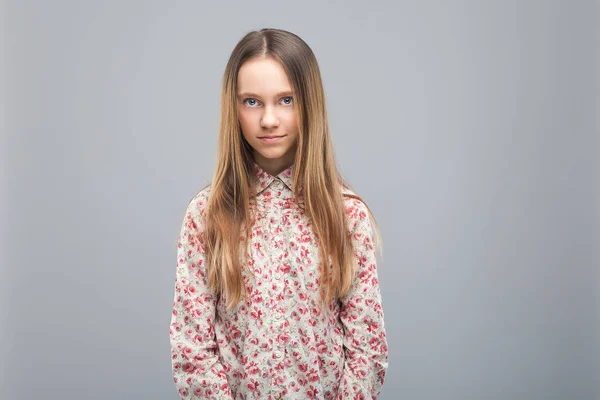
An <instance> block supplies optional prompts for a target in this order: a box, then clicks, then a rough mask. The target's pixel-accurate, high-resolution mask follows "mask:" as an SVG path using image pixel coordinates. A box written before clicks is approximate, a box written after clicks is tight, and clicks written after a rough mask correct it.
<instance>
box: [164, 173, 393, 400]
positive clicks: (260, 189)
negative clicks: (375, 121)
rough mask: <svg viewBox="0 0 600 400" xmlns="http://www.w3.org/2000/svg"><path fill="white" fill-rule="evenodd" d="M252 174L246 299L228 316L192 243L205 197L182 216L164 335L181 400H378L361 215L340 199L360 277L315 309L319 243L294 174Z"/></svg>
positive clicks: (368, 239)
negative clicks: (345, 291) (342, 293)
mask: <svg viewBox="0 0 600 400" xmlns="http://www.w3.org/2000/svg"><path fill="white" fill-rule="evenodd" d="M254 167H255V172H256V175H257V178H258V179H257V181H256V184H255V186H254V187H253V188H252V197H251V203H252V204H251V206H252V208H253V210H255V214H256V221H255V223H254V225H253V226H252V229H251V237H250V238H249V239H250V245H249V246H248V249H247V252H246V259H245V263H244V265H243V272H242V274H243V278H244V283H245V286H246V292H247V293H248V296H247V298H246V299H245V300H242V301H240V303H239V304H238V305H237V306H236V307H235V309H233V310H230V311H228V310H226V308H225V304H226V300H227V299H225V298H223V297H221V298H218V297H217V296H215V295H214V294H212V293H211V292H210V291H209V290H208V288H207V277H206V274H205V264H204V245H203V242H202V240H201V239H200V238H199V236H198V234H199V233H200V232H202V229H203V220H202V216H203V212H204V208H205V206H206V202H207V199H208V196H209V195H210V187H208V188H206V189H204V190H202V191H201V192H199V193H198V194H196V196H195V197H194V198H193V199H192V201H191V202H190V204H189V205H188V207H187V210H186V214H185V218H184V221H183V224H182V227H181V234H180V237H179V244H178V252H177V270H176V282H175V296H174V297H175V298H174V305H173V313H172V318H171V326H170V341H171V350H172V351H171V352H172V366H173V377H174V381H175V385H176V388H177V390H178V392H179V395H180V397H181V399H269V400H271V399H272V400H275V399H338V400H339V399H376V398H377V396H378V395H379V393H380V390H381V386H382V384H383V381H384V376H385V373H386V369H387V365H388V351H387V341H386V334H385V329H384V323H383V310H382V303H381V294H380V289H379V283H378V276H377V267H376V259H375V250H374V245H373V235H372V230H371V225H370V221H369V218H368V211H367V208H366V206H365V205H364V204H363V203H362V202H360V201H359V200H356V199H352V198H348V197H346V198H345V199H346V200H345V205H346V211H347V216H348V218H347V221H348V234H349V235H351V237H352V242H353V245H354V254H355V257H356V263H357V275H356V278H355V281H354V284H353V287H352V289H351V292H350V293H349V294H348V295H347V296H345V297H344V298H341V299H337V300H335V301H333V302H332V303H331V304H330V305H329V306H328V307H322V306H320V304H321V303H320V295H319V265H320V263H321V260H320V257H319V252H318V241H317V239H316V236H315V235H314V234H313V232H312V229H311V222H310V221H309V220H308V218H307V217H306V215H305V214H304V213H303V211H302V209H301V207H299V206H300V205H301V204H300V202H301V200H298V199H297V198H296V197H294V196H293V193H292V190H291V188H292V176H293V166H292V167H290V168H288V169H287V170H285V171H284V172H282V173H281V174H279V175H278V176H277V177H274V176H271V175H269V174H268V173H266V172H265V171H263V170H262V169H261V168H260V167H258V165H256V164H255V165H254ZM344 190H345V191H346V192H347V193H350V192H349V191H348V190H347V189H344ZM242 251H246V249H242ZM320 308H322V309H321V310H320Z"/></svg>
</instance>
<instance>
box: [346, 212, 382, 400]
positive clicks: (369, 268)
mask: <svg viewBox="0 0 600 400" xmlns="http://www.w3.org/2000/svg"><path fill="white" fill-rule="evenodd" d="M348 215H349V220H350V223H351V226H350V231H351V232H352V244H353V247H354V255H355V260H356V263H357V271H356V278H355V280H354V283H353V285H352V287H351V288H350V292H349V293H348V294H347V295H346V296H345V297H343V298H341V299H340V301H341V313H340V319H341V321H342V325H343V327H344V352H345V354H346V359H345V363H344V373H343V375H342V380H341V382H340V388H339V392H338V395H337V399H338V400H342V399H376V398H377V396H379V393H380V392H381V386H382V385H383V380H384V377H385V373H386V369H387V366H388V350H387V340H386V334H385V328H384V324H383V309H382V304H381V293H380V290H379V281H378V277H377V265H376V259H375V248H374V244H373V234H372V230H371V224H370V221H369V216H368V215H369V214H368V210H367V208H366V206H365V205H364V204H363V203H362V202H360V201H359V200H352V206H350V208H348Z"/></svg>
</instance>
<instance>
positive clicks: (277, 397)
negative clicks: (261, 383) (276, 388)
mask: <svg viewBox="0 0 600 400" xmlns="http://www.w3.org/2000/svg"><path fill="white" fill-rule="evenodd" d="M273 398H275V399H280V398H281V393H275V395H274V396H273Z"/></svg>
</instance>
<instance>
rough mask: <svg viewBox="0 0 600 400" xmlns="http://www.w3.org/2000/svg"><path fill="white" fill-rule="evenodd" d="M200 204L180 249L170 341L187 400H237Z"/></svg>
mask: <svg viewBox="0 0 600 400" xmlns="http://www.w3.org/2000/svg"><path fill="white" fill-rule="evenodd" d="M199 202H200V204H202V201H201V200H198V198H197V197H196V198H195V199H194V200H192V202H190V204H189V206H188V208H187V210H186V214H185V218H184V221H183V223H182V226H181V232H180V235H179V240H178V245H177V269H176V278H175V296H174V304H173V313H172V316H171V327H170V342H171V359H172V372H173V380H174V381H175V386H176V388H177V390H178V392H179V396H180V398H181V399H182V400H183V399H185V400H190V399H208V398H210V399H232V395H231V390H230V388H229V385H228V383H227V377H226V375H225V369H224V368H223V365H222V364H221V362H220V361H219V349H218V346H217V341H216V337H215V328H214V319H215V310H216V303H217V299H216V296H215V295H214V294H212V293H211V292H210V291H209V288H208V280H207V276H206V274H205V262H204V261H205V259H204V243H203V241H202V240H201V239H200V238H199V236H198V234H199V232H200V229H201V228H200V227H201V222H200V221H201V219H200V212H199Z"/></svg>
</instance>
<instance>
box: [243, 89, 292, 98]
mask: <svg viewBox="0 0 600 400" xmlns="http://www.w3.org/2000/svg"><path fill="white" fill-rule="evenodd" d="M291 95H293V93H292V91H291V90H286V91H284V92H279V93H277V94H276V95H275V97H284V96H291ZM237 96H238V98H245V97H252V98H254V97H257V98H260V96H259V95H257V94H255V93H251V92H244V93H239V94H238V95H237Z"/></svg>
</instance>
